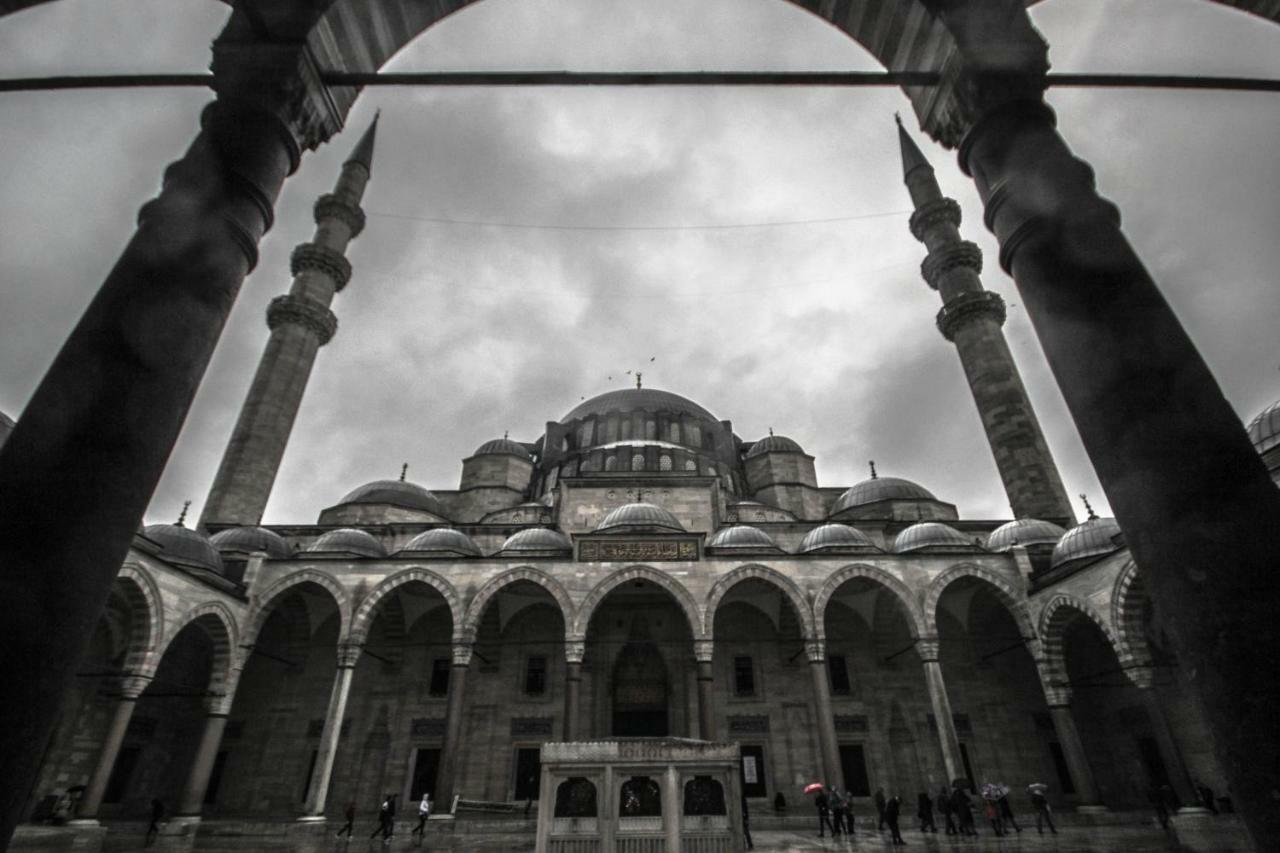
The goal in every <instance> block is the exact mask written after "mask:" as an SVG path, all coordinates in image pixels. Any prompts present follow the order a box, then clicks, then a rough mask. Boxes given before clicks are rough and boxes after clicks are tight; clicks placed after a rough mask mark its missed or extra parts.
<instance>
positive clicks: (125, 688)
mask: <svg viewBox="0 0 1280 853" xmlns="http://www.w3.org/2000/svg"><path fill="white" fill-rule="evenodd" d="M149 682H150V679H149V678H143V677H140V676H125V677H124V678H123V679H121V684H120V698H119V699H117V700H116V706H115V708H114V709H113V711H112V713H111V723H110V725H109V726H108V727H107V735H106V737H105V738H103V740H102V751H101V752H100V753H98V763H97V764H96V765H94V768H93V775H92V776H90V777H89V785H88V787H87V788H85V791H84V798H83V799H82V800H80V810H79V816H80V819H81V820H83V821H84V822H86V823H97V817H98V809H99V808H100V807H101V806H102V797H103V795H104V794H105V793H106V792H107V783H108V782H110V781H111V771H113V770H114V769H115V766H116V758H117V757H118V756H119V755H120V746H121V744H123V743H124V736H125V732H127V731H128V730H129V721H130V720H132V719H133V710H134V708H136V707H138V697H139V696H141V695H142V691H143V690H146V689H147V684H148V683H149Z"/></svg>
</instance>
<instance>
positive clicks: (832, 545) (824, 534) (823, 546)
mask: <svg viewBox="0 0 1280 853" xmlns="http://www.w3.org/2000/svg"><path fill="white" fill-rule="evenodd" d="M874 547H875V543H874V542H872V541H871V539H870V538H868V537H867V534H865V533H863V532H862V531H861V530H858V529H857V528H854V527H850V526H849V525H847V524H839V523H832V524H824V525H822V526H821V527H815V528H813V529H812V530H810V531H809V532H808V533H806V534H805V537H804V540H803V541H801V543H800V553H801V554H816V553H820V552H822V551H835V550H839V549H843V548H874Z"/></svg>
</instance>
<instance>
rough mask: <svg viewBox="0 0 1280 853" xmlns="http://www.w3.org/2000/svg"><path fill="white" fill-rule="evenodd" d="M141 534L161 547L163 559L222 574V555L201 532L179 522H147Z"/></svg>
mask: <svg viewBox="0 0 1280 853" xmlns="http://www.w3.org/2000/svg"><path fill="white" fill-rule="evenodd" d="M142 535H143V536H146V537H147V538H148V539H150V540H151V541H152V542H155V543H156V544H157V545H159V546H160V547H161V549H162V550H161V553H160V556H161V557H162V558H163V559H165V560H173V561H174V562H177V563H183V564H186V565H189V566H195V567H197V568H201V569H208V570H209V571H211V572H217V573H218V574H223V565H222V555H221V554H219V553H218V549H217V548H215V547H214V546H213V544H212V543H211V542H210V541H209V540H208V539H206V538H205V537H204V535H203V534H201V533H198V532H196V531H194V530H190V529H188V528H186V527H183V526H182V525H181V524H148V525H147V526H146V527H144V528H143V529H142Z"/></svg>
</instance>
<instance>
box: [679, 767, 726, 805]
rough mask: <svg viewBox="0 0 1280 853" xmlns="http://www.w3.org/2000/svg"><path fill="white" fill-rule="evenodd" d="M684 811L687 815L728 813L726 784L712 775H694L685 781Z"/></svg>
mask: <svg viewBox="0 0 1280 853" xmlns="http://www.w3.org/2000/svg"><path fill="white" fill-rule="evenodd" d="M684 813H685V814H687V815H722V814H728V812H727V811H726V810H725V807H724V786H722V785H721V784H720V783H719V782H717V781H716V780H715V779H712V778H711V777H710V776H694V777H693V778H692V779H690V780H689V781H688V782H685V783H684Z"/></svg>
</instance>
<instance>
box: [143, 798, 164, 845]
mask: <svg viewBox="0 0 1280 853" xmlns="http://www.w3.org/2000/svg"><path fill="white" fill-rule="evenodd" d="M163 817H164V803H163V802H161V801H160V799H159V798H156V799H153V800H152V801H151V823H150V824H148V825H147V839H146V841H144V842H143V846H144V847H150V846H151V845H152V844H153V843H155V840H156V836H157V835H159V834H160V820H161V819H162V818H163Z"/></svg>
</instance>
